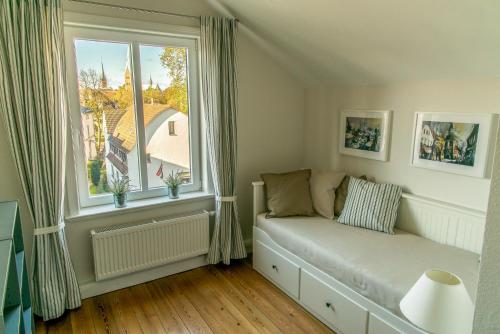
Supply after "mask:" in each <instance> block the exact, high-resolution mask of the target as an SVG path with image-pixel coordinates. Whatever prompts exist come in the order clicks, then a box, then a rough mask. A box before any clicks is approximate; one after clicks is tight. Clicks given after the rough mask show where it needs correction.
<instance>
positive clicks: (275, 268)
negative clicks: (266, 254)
mask: <svg viewBox="0 0 500 334" xmlns="http://www.w3.org/2000/svg"><path fill="white" fill-rule="evenodd" d="M273 269H274V270H276V272H278V267H277V266H276V265H275V264H273Z"/></svg>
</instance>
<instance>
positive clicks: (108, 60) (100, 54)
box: [75, 39, 170, 89]
mask: <svg viewBox="0 0 500 334" xmlns="http://www.w3.org/2000/svg"><path fill="white" fill-rule="evenodd" d="M75 50H76V61H77V67H78V72H80V71H81V70H87V69H89V68H93V69H94V70H96V71H97V72H98V73H99V74H100V73H101V62H102V64H103V66H104V73H105V74H106V77H107V79H108V86H110V87H112V88H118V86H120V85H123V83H124V82H125V79H124V75H123V73H124V72H125V67H126V64H127V62H128V59H129V58H128V50H129V45H128V44H126V43H115V42H99V41H91V40H82V39H77V40H75ZM162 53H163V47H158V46H149V45H141V46H140V54H141V80H142V85H143V88H147V87H148V86H149V78H150V76H151V79H152V80H153V86H156V84H158V85H159V86H160V88H161V89H165V88H166V87H168V86H169V85H170V78H169V77H168V71H167V69H166V68H164V67H163V66H162V65H161V62H160V56H161V54H162ZM129 68H130V66H129Z"/></svg>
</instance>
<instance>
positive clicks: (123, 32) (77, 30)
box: [64, 22, 206, 208]
mask: <svg viewBox="0 0 500 334" xmlns="http://www.w3.org/2000/svg"><path fill="white" fill-rule="evenodd" d="M64 35H65V47H66V68H67V83H68V95H69V107H70V122H71V142H72V145H71V146H70V145H69V146H68V149H71V148H72V153H73V154H71V152H70V151H68V155H70V157H69V159H68V161H69V163H70V164H71V163H72V164H73V165H74V166H75V167H74V170H70V171H69V173H68V190H69V192H71V191H74V193H76V194H77V195H78V199H77V201H78V206H79V207H80V208H84V207H90V206H96V205H102V204H109V203H112V202H113V196H112V195H111V194H103V195H94V196H90V194H89V191H88V178H87V166H86V163H85V153H84V150H83V142H81V138H82V136H81V134H80V129H81V127H80V122H81V115H80V101H79V90H78V89H79V87H78V72H77V71H78V69H77V64H76V53H75V47H74V40H75V39H89V40H98V41H104V42H106V41H108V42H120V43H128V44H130V48H131V49H130V52H131V64H130V66H131V74H132V83H133V86H134V105H135V111H136V127H137V130H138V132H137V143H136V145H137V148H138V150H137V151H138V154H139V157H138V158H139V166H138V167H139V169H140V178H141V183H142V187H143V189H147V190H139V191H132V192H130V193H129V196H128V198H129V200H132V201H133V200H138V199H144V198H151V197H160V196H167V195H168V190H167V188H166V187H161V188H153V189H148V188H147V186H148V174H147V156H146V143H145V133H144V132H145V128H144V117H143V104H142V83H141V72H140V50H139V47H140V45H157V46H162V47H163V46H178V47H185V48H187V49H188V60H187V61H188V76H187V81H188V101H189V127H190V129H189V136H190V138H189V143H190V163H191V171H190V172H191V183H189V184H184V185H182V186H181V187H180V192H181V193H186V192H194V191H200V190H202V185H203V182H202V175H204V174H206V173H203V171H202V170H201V166H202V164H201V158H202V151H201V147H202V145H201V142H202V136H201V128H202V127H201V124H200V123H201V117H200V116H201V112H200V87H199V82H200V80H199V55H198V44H199V37H197V36H192V35H182V34H169V33H164V32H158V31H146V30H142V29H141V30H140V31H138V30H137V29H127V28H123V27H110V26H105V25H104V26H103V25H95V24H92V25H86V24H82V23H74V22H65V28H64ZM68 169H69V168H68ZM72 176H74V177H72ZM72 188H73V189H72ZM69 197H70V200H74V199H72V198H71V197H74V196H69ZM70 207H74V205H71V204H70Z"/></svg>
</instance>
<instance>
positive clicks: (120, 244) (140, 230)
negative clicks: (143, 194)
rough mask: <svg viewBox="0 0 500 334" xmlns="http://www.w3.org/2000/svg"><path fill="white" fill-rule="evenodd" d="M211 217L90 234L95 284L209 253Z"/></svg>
mask: <svg viewBox="0 0 500 334" xmlns="http://www.w3.org/2000/svg"><path fill="white" fill-rule="evenodd" d="M208 217H209V213H208V212H203V213H199V214H192V215H189V216H184V217H178V218H171V219H167V220H161V221H155V220H153V221H151V222H146V223H144V224H139V225H137V224H134V225H130V224H127V225H120V226H113V227H111V228H101V229H95V230H92V231H90V234H91V237H92V248H93V251H94V268H95V278H96V281H99V280H103V279H107V278H111V277H115V276H120V275H125V274H128V273H132V272H136V271H139V270H144V269H148V268H152V267H156V266H160V265H163V264H166V263H171V262H176V261H180V260H183V259H187V258H191V257H195V256H198V255H202V254H206V253H208V246H209V223H208V219H209V218H208Z"/></svg>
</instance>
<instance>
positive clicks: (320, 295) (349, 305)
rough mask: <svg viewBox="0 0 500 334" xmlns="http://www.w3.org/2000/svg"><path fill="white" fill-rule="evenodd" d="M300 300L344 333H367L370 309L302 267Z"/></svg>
mask: <svg viewBox="0 0 500 334" xmlns="http://www.w3.org/2000/svg"><path fill="white" fill-rule="evenodd" d="M300 300H301V301H302V302H303V303H304V304H305V305H306V306H308V307H309V308H310V309H311V310H312V311H314V312H316V314H318V315H319V316H320V317H322V318H323V320H324V321H325V322H327V323H329V324H330V325H332V326H333V327H334V328H336V329H338V330H339V331H341V332H342V333H344V334H366V329H367V322H368V311H367V310H366V309H364V308H363V307H362V306H360V305H358V304H356V303H354V302H353V301H351V300H350V299H348V298H347V297H345V296H344V295H342V294H340V293H338V292H337V291H335V290H334V289H333V288H332V287H330V286H329V285H327V284H326V283H324V282H322V281H320V280H319V279H317V278H316V277H314V276H313V275H312V274H309V273H308V272H307V271H304V270H303V269H302V272H301V275H300Z"/></svg>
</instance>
